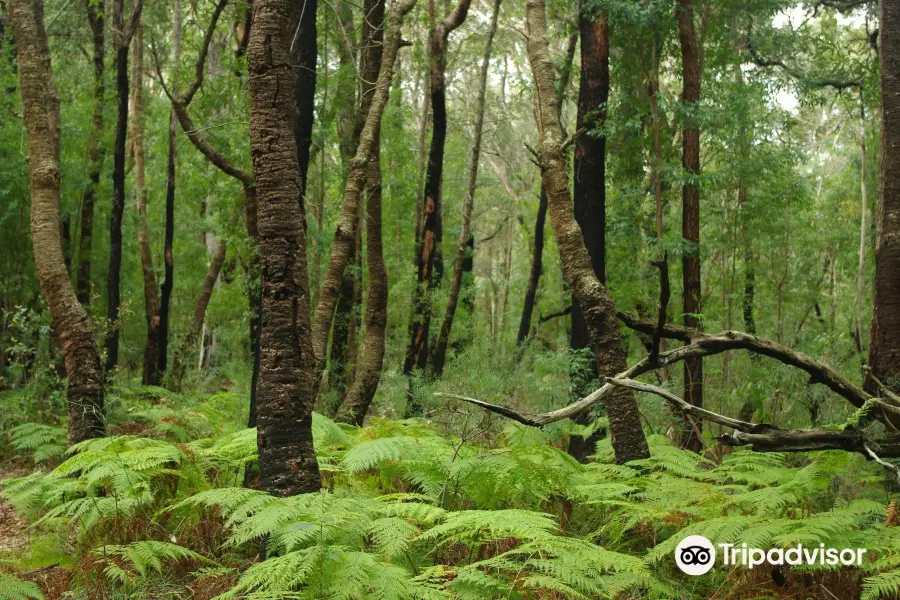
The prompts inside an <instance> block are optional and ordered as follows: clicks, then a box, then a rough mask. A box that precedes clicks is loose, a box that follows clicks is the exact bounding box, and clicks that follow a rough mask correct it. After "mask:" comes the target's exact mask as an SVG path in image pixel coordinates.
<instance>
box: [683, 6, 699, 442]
mask: <svg viewBox="0 0 900 600" xmlns="http://www.w3.org/2000/svg"><path fill="white" fill-rule="evenodd" d="M677 11H678V38H679V42H680V44H681V66H682V86H683V87H682V90H681V102H682V105H683V110H684V111H685V115H684V124H683V129H682V136H681V139H682V147H681V165H682V167H683V168H684V173H683V177H684V178H685V182H684V185H683V187H682V192H681V210H682V217H681V218H682V221H681V235H682V238H683V239H684V241H685V250H684V254H683V256H682V259H681V265H682V301H683V309H684V324H685V326H686V327H690V328H694V329H699V328H700V327H701V324H700V319H699V318H698V317H697V315H698V314H699V313H700V310H701V308H700V296H701V288H700V185H699V183H698V182H697V179H698V177H699V175H700V129H699V127H698V126H697V121H696V114H694V113H696V111H697V108H698V105H699V102H700V80H701V76H702V74H701V72H700V48H699V46H698V44H697V34H696V32H695V30H694V7H693V0H678V8H677ZM684 398H685V400H687V402H688V403H689V404H691V405H693V406H698V407H702V406H703V359H702V358H699V357H697V358H690V359H688V360H686V361H685V363H684ZM702 433H703V422H702V421H700V420H699V419H698V420H696V421H695V422H686V423H685V426H684V428H683V431H682V440H681V444H682V446H683V447H684V448H689V449H691V450H694V451H697V452H699V451H700V450H701V449H702V448H703V445H702V439H701V436H702Z"/></svg>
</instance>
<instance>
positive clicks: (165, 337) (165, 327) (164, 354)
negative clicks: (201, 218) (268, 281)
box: [157, 0, 249, 379]
mask: <svg viewBox="0 0 900 600" xmlns="http://www.w3.org/2000/svg"><path fill="white" fill-rule="evenodd" d="M172 10H173V13H174V16H175V18H174V22H173V24H172V28H173V33H174V38H175V43H174V46H175V52H174V56H175V65H176V68H177V65H180V64H181V0H175V1H174V3H173V7H172ZM248 13H249V11H248ZM177 131H178V119H177V117H176V116H175V110H174V109H172V110H170V111H169V152H168V162H167V164H166V231H165V241H164V246H163V268H164V272H163V275H164V278H163V282H162V286H161V288H160V298H159V366H158V367H157V368H158V370H159V377H160V379H162V377H163V375H164V374H165V373H166V370H167V369H168V368H169V306H170V305H171V302H172V290H173V289H174V287H175V249H174V243H175V183H176V182H175V164H176V159H177V158H178V146H177V145H176V133H177Z"/></svg>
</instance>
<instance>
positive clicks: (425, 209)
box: [403, 0, 471, 416]
mask: <svg viewBox="0 0 900 600" xmlns="http://www.w3.org/2000/svg"><path fill="white" fill-rule="evenodd" d="M470 3H471V0H458V2H457V4H456V6H455V7H454V8H453V10H452V11H451V12H450V14H449V15H447V17H446V18H444V19H443V20H441V21H438V20H437V19H436V18H435V16H434V0H431V4H430V9H431V16H432V28H431V34H430V35H431V45H430V49H431V55H430V60H431V78H430V81H431V84H430V92H431V115H432V118H431V121H432V131H431V149H430V150H429V151H428V168H427V169H426V171H425V193H424V197H423V200H422V232H421V236H420V239H419V243H418V247H417V248H416V289H415V292H414V297H413V312H412V316H411V317H410V321H409V346H408V348H407V350H406V360H405V361H404V364H403V372H404V373H406V374H411V373H412V372H413V371H414V370H416V369H420V370H424V369H425V367H426V365H427V364H428V336H429V330H430V327H431V314H432V310H433V306H432V303H433V300H434V298H433V295H434V293H435V291H436V290H437V288H438V287H439V286H440V283H441V279H442V278H443V275H444V260H443V256H442V250H441V245H442V243H443V239H444V225H443V220H442V217H441V183H442V182H441V180H442V177H443V171H444V144H445V143H446V141H447V95H446V90H445V83H444V71H445V69H446V62H447V57H446V50H447V39H448V37H449V36H450V33H451V32H452V31H453V30H454V29H456V28H457V27H459V26H460V25H462V23H463V21H465V19H466V15H467V14H468V12H469V4H470ZM406 413H407V416H415V415H417V414H421V407H420V406H419V405H418V403H416V402H411V403H410V404H409V405H408V406H407V409H406Z"/></svg>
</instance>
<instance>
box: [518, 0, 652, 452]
mask: <svg viewBox="0 0 900 600" xmlns="http://www.w3.org/2000/svg"><path fill="white" fill-rule="evenodd" d="M526 14H527V19H526V20H527V29H528V44H527V51H528V60H529V62H530V63H531V70H532V73H533V74H534V84H535V93H536V96H537V106H538V114H537V117H538V131H539V134H540V150H539V152H538V156H539V162H540V166H541V178H542V180H543V186H544V189H545V190H546V192H547V201H548V209H549V212H550V221H551V225H552V226H553V231H554V233H555V235H556V240H557V245H558V246H559V251H560V259H561V262H562V266H563V275H564V276H565V279H566V282H567V283H568V284H569V288H570V289H571V290H572V295H573V297H574V298H575V299H577V300H578V302H579V304H580V306H581V309H582V311H583V312H584V317H585V321H586V322H587V326H588V331H589V333H590V338H591V348H592V349H593V351H594V355H595V357H596V360H597V364H598V365H609V366H610V367H611V368H613V369H615V370H616V371H621V370H623V369H624V367H625V351H624V349H623V347H622V339H621V334H620V332H619V324H618V321H617V320H616V312H615V307H614V306H613V302H612V298H610V296H609V292H608V291H607V289H606V287H604V285H603V284H602V283H600V280H599V279H598V278H597V276H596V274H595V273H594V270H593V266H592V264H591V257H590V255H589V254H588V250H587V248H586V247H585V244H584V238H583V236H582V234H581V230H580V229H579V227H578V223H577V222H576V221H575V216H574V214H573V210H572V197H571V195H570V193H569V178H568V174H567V172H566V160H565V142H564V140H563V136H562V128H561V126H560V122H559V106H558V104H557V102H556V100H555V97H554V89H553V82H554V73H553V63H552V60H551V58H550V51H549V48H548V46H547V23H546V15H545V14H544V2H543V0H528V4H527V8H526ZM605 405H606V411H607V414H608V415H609V423H610V430H611V433H612V444H613V449H614V451H615V454H616V460H617V461H619V462H626V461H629V460H634V459H637V458H644V457H647V456H649V450H648V448H647V440H646V438H645V437H644V432H643V430H642V429H641V421H640V414H639V413H638V410H637V404H636V403H635V400H634V396H633V395H632V394H630V393H627V394H626V393H617V394H614V395H611V396H610V397H608V398H606V399H605Z"/></svg>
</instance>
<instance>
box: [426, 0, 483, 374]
mask: <svg viewBox="0 0 900 600" xmlns="http://www.w3.org/2000/svg"><path fill="white" fill-rule="evenodd" d="M499 13H500V0H494V7H493V12H492V13H491V25H490V29H489V30H488V38H487V42H486V43H485V47H484V57H483V58H482V60H481V73H480V74H479V80H478V97H477V98H476V100H475V138H474V140H473V141H472V157H471V159H470V162H469V186H468V189H467V190H466V200H465V203H464V204H463V215H462V228H461V229H460V231H459V242H458V243H457V245H456V260H455V261H454V263H453V279H452V280H451V281H450V298H449V300H448V301H447V311H446V313H445V314H444V321H443V322H442V323H441V331H440V333H439V334H438V339H437V342H436V343H435V345H434V350H433V352H432V355H431V360H430V362H431V373H432V375H434V376H435V377H440V376H441V374H442V373H443V372H444V362H445V361H446V359H447V345H448V344H449V343H450V330H451V329H452V327H453V317H454V315H455V313H456V305H457V303H458V302H459V291H460V288H461V287H462V278H463V272H464V267H465V265H466V255H467V254H468V255H469V258H468V261H469V265H470V266H469V270H470V271H471V269H472V268H471V261H472V256H471V254H472V250H473V248H470V247H469V243H470V241H471V221H472V207H473V206H474V204H475V189H476V187H477V185H478V162H479V160H480V158H481V134H482V131H483V129H484V97H485V94H486V92H487V78H488V68H489V67H490V63H491V45H492V44H493V42H494V33H496V31H497V17H498V15H499Z"/></svg>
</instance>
